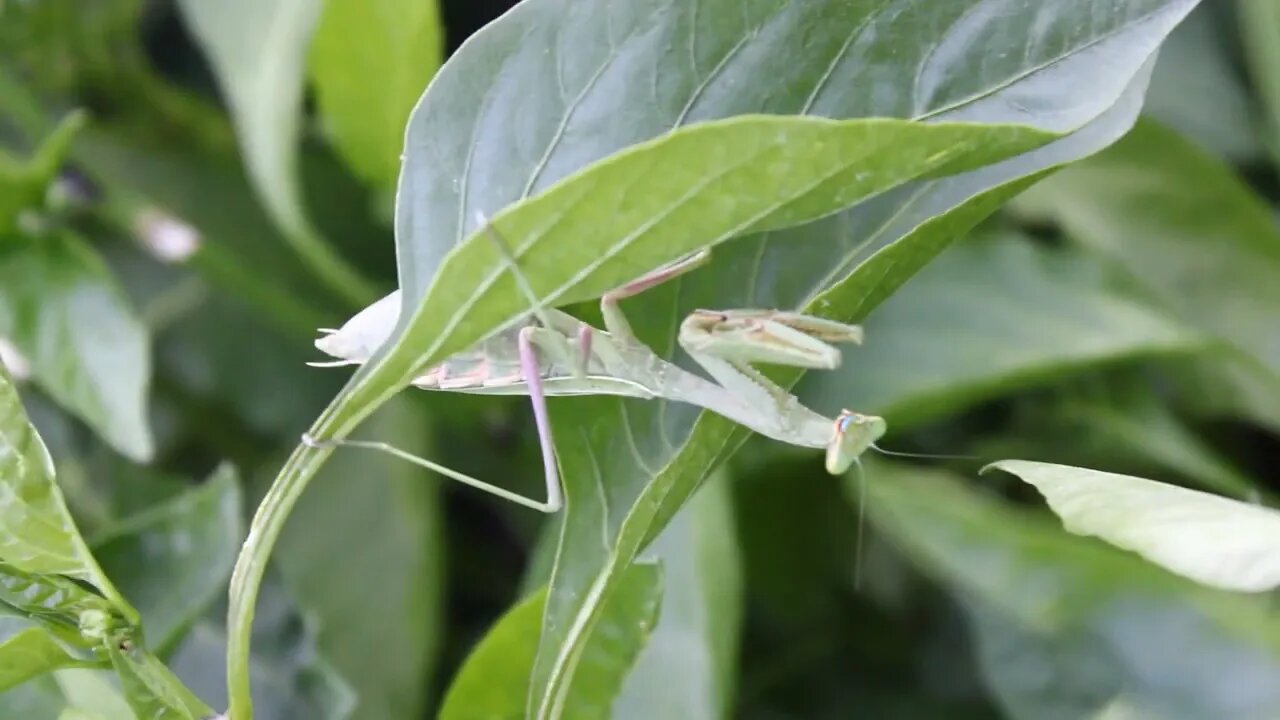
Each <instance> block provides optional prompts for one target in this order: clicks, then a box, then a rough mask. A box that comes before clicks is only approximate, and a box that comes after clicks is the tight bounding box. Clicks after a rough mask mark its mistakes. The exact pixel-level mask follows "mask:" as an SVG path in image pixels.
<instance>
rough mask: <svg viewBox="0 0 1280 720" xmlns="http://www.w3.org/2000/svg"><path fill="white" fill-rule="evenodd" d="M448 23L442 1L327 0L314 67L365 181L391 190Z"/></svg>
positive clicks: (324, 111)
mask: <svg viewBox="0 0 1280 720" xmlns="http://www.w3.org/2000/svg"><path fill="white" fill-rule="evenodd" d="M443 30H444V28H442V27H441V25H440V18H439V9H438V8H437V7H436V2H435V0H376V1H375V2H368V1H367V0H328V1H327V2H325V4H324V11H323V13H322V14H321V15H320V24H319V26H318V27H317V28H316V31H315V37H314V38H312V41H311V53H310V57H309V65H310V69H311V76H312V78H313V79H314V80H315V85H316V102H317V104H318V105H319V109H320V114H321V118H322V119H323V121H324V123H325V125H326V126H327V130H328V131H329V135H330V137H331V138H332V139H333V142H334V145H335V147H336V148H337V150H338V152H339V153H341V154H342V157H343V159H344V160H345V161H346V163H347V164H348V165H349V166H351V168H352V170H354V171H355V172H356V174H358V175H359V176H360V177H361V178H363V179H364V180H365V181H366V182H369V183H372V184H373V185H375V186H377V187H378V188H379V189H382V190H384V191H385V190H390V189H391V188H392V187H394V185H395V181H396V177H397V176H398V175H399V174H400V151H401V149H402V148H403V146H404V126H405V123H406V122H407V121H408V119H409V111H410V110H412V109H413V106H414V104H415V103H416V102H417V101H418V96H419V95H421V94H422V90H423V88H425V87H426V86H427V81H428V80H429V79H431V76H432V75H433V74H434V73H435V71H436V68H437V67H439V65H440V61H441V56H442V54H443V50H444V47H443V45H444V32H443Z"/></svg>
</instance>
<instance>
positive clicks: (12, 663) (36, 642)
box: [0, 617, 83, 692]
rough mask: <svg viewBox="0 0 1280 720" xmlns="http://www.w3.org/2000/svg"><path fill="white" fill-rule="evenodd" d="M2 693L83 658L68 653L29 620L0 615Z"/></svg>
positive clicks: (77, 662)
mask: <svg viewBox="0 0 1280 720" xmlns="http://www.w3.org/2000/svg"><path fill="white" fill-rule="evenodd" d="M0 638H2V639H0V692H4V691H5V690H8V689H9V688H12V687H14V686H15V685H18V684H20V683H24V682H26V681H28V680H30V679H32V678H35V677H39V676H40V675H44V674H45V673H48V672H52V671H54V670H57V669H59V668H65V667H76V666H78V665H80V664H82V663H83V660H82V659H80V658H77V657H75V656H73V655H71V654H70V653H68V652H67V650H66V648H64V647H63V646H62V644H61V643H59V642H58V640H57V639H56V638H55V637H54V636H53V635H51V634H50V633H49V632H48V631H47V630H45V629H44V628H41V627H36V626H34V625H32V624H31V623H30V622H28V621H26V620H22V619H19V618H13V617H0Z"/></svg>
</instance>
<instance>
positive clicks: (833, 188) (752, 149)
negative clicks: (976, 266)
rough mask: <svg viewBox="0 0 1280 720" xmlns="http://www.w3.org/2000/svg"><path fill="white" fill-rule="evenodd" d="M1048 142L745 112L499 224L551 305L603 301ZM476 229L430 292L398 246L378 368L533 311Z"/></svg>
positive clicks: (404, 247) (616, 163)
mask: <svg viewBox="0 0 1280 720" xmlns="http://www.w3.org/2000/svg"><path fill="white" fill-rule="evenodd" d="M1052 137H1053V136H1052V135H1051V134H1049V133H1047V132H1042V131H1038V130H1035V129H1032V128H1027V127H1022V126H1015V125H978V124H969V123H929V124H926V123H918V122H910V121H904V120H893V119H881V118H877V119H866V120H846V121H835V120H827V119H822V118H803V117H773V116H742V117H737V118H732V119H728V120H721V121H716V122H707V123H701V124H698V125H692V126H689V127H686V128H681V129H679V130H675V131H673V132H670V133H667V134H666V135H664V136H662V137H660V138H658V139H656V140H652V141H650V142H647V143H644V144H642V145H638V146H636V147H633V148H630V149H627V150H624V151H622V152H620V153H618V154H617V155H615V156H612V157H610V158H608V159H607V160H603V161H601V162H598V163H596V164H594V165H592V166H590V167H589V168H587V169H585V170H583V171H582V172H580V173H578V174H576V175H574V176H573V177H571V178H569V179H567V180H565V181H564V182H561V183H558V184H556V185H555V186H553V187H552V188H550V189H548V190H547V191H545V192H543V193H541V194H539V195H537V196H535V197H533V198H531V199H529V200H527V201H525V202H522V203H520V204H518V205H516V206H514V207H512V208H510V209H508V210H505V211H503V212H502V213H500V214H499V215H498V216H497V217H495V218H494V220H493V222H494V224H495V225H496V226H498V227H499V228H500V229H501V233H502V235H503V236H504V239H505V240H506V242H507V243H509V244H510V245H511V247H512V249H513V250H514V252H515V254H516V256H517V259H518V261H519V263H520V266H521V270H522V271H523V272H524V273H526V274H527V275H528V277H529V282H530V285H531V288H532V290H533V292H534V293H535V294H536V295H537V296H538V297H539V298H541V299H543V300H545V301H547V302H548V303H550V304H554V305H559V304H565V303H569V302H574V301H578V300H585V299H589V298H593V297H599V296H600V295H602V294H603V293H605V292H606V291H608V290H611V289H613V288H614V287H617V286H619V285H621V284H622V283H624V282H626V281H628V280H631V279H634V278H635V277H636V276H637V275H638V274H640V273H641V272H643V269H645V268H653V267H658V266H660V265H663V264H664V263H668V262H672V261H674V260H677V259H679V258H681V257H683V256H685V255H688V254H689V253H691V252H693V251H694V250H697V249H699V248H703V247H708V246H712V245H715V244H717V243H719V242H723V241H725V240H728V239H730V238H732V237H734V236H736V235H740V234H742V233H745V232H755V231H766V230H771V229H777V228H784V227H789V226H792V225H797V224H800V223H803V222H807V221H811V220H814V219H817V218H820V217H822V216H824V215H829V214H830V213H832V212H834V211H836V210H839V209H841V208H844V207H848V206H849V205H851V204H853V203H855V202H857V201H859V200H862V199H864V198H867V197H869V196H872V195H875V194H877V193H881V192H884V191H886V190H888V189H890V188H893V187H895V186H899V185H902V184H903V183H905V182H907V181H909V180H914V179H917V178H927V177H936V176H940V175H948V174H953V173H957V172H961V171H963V170H967V169H970V168H973V167H977V166H981V165H984V164H988V163H991V162H993V161H996V160H1000V159H1003V158H1006V157H1009V156H1012V155H1016V154H1018V153H1021V152H1024V151H1026V150H1028V149H1030V148H1033V147H1036V146H1039V145H1042V144H1044V143H1045V142H1047V141H1048V140H1049V139H1051V138H1052ZM427 159H428V158H420V159H419V160H418V162H422V161H425V160H427ZM405 177H406V178H410V177H412V176H411V175H410V174H409V171H406V176H405ZM418 192H419V189H418V188H416V187H414V186H413V185H412V180H409V179H406V180H404V181H403V182H402V184H401V187H400V194H401V196H402V197H415V196H417V194H418ZM588 197H589V198H590V202H586V201H585V200H586V199H587V198H588ZM473 222H474V221H473ZM482 234H483V233H480V232H473V233H472V235H471V237H470V238H469V239H468V240H467V242H465V243H463V244H461V245H459V246H458V248H457V251H456V252H453V253H451V254H450V255H449V256H448V258H447V260H446V261H445V262H444V264H443V265H442V266H441V268H440V273H439V275H437V276H436V277H435V278H434V280H433V281H432V282H431V284H430V290H429V291H428V290H426V288H425V285H424V278H422V277H421V276H419V275H418V274H417V273H416V272H415V270H414V268H415V263H416V258H417V257H418V253H420V252H422V250H423V248H419V247H416V246H414V245H413V244H412V243H411V242H407V241H406V242H400V243H399V244H398V246H397V247H398V249H399V251H400V259H399V262H400V270H401V275H402V276H401V287H402V290H403V296H402V298H401V300H402V303H403V308H405V309H412V312H411V313H408V312H404V311H403V310H402V312H401V328H400V331H399V332H398V334H397V335H396V336H395V338H394V340H393V342H392V344H391V346H390V348H389V349H388V348H384V352H386V353H387V354H386V355H385V356H384V357H383V359H382V364H383V365H386V366H388V367H389V368H398V367H400V366H407V367H410V368H412V370H410V371H409V372H408V373H406V374H405V376H404V377H403V378H401V380H402V382H404V383H407V382H408V381H409V379H410V377H409V375H410V374H412V371H413V370H417V369H420V368H422V367H424V366H426V365H430V364H431V363H432V362H434V361H436V360H438V359H440V358H442V357H445V356H447V355H449V354H451V353H452V352H456V351H457V350H461V349H463V348H465V347H468V346H470V345H472V344H474V343H475V342H477V341H479V340H481V339H483V338H484V337H485V336H486V335H488V334H490V333H492V332H493V331H494V330H496V329H498V328H500V327H503V326H505V325H508V324H510V323H511V322H512V321H514V320H516V319H518V318H520V317H523V316H525V315H527V314H528V312H529V307H528V301H527V300H526V299H524V296H523V295H522V294H521V293H520V292H518V290H517V287H518V286H517V285H516V284H515V281H514V280H513V279H512V278H511V276H510V273H508V272H506V271H505V265H504V262H503V260H502V256H501V255H500V253H499V251H498V249H497V248H496V247H494V245H493V243H492V241H491V240H490V239H489V238H487V237H482V236H481V235H482ZM424 291H425V292H426V294H425V296H424V295H423V292H424ZM406 318H407V320H406ZM372 367H377V365H376V364H375V365H373V366H372ZM381 372H386V371H380V373H381ZM368 375H369V373H366V377H367V376H368Z"/></svg>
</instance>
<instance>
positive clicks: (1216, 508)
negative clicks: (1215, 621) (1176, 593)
mask: <svg viewBox="0 0 1280 720" xmlns="http://www.w3.org/2000/svg"><path fill="white" fill-rule="evenodd" d="M989 467H992V468H997V469H999V470H1004V471H1005V472H1008V473H1012V474H1014V475H1017V476H1018V477H1020V478H1022V479H1023V480H1024V481H1026V482H1027V483H1030V484H1031V485H1034V486H1035V488H1036V489H1037V490H1039V491H1040V493H1041V494H1043V495H1044V497H1045V499H1046V500H1048V501H1049V507H1051V508H1053V511H1054V512H1055V513H1057V514H1058V516H1059V517H1061V518H1062V523H1063V525H1064V526H1065V527H1066V528H1067V530H1069V531H1071V532H1073V533H1076V534H1078V535H1092V536H1096V537H1100V538H1102V539H1103V540H1106V541H1107V542H1109V543H1111V544H1113V545H1116V546H1118V547H1121V548H1124V549H1126V550H1132V551H1133V552H1136V553H1138V554H1139V555H1141V556H1143V557H1145V558H1147V559H1148V560H1150V561H1152V562H1154V563H1156V564H1157V565H1160V566H1162V567H1165V568H1167V569H1169V570H1171V571H1173V572H1175V573H1178V574H1179V575H1183V576H1186V577H1189V578H1191V579H1192V580H1196V581H1198V582H1202V583H1204V584H1206V585H1211V586H1213V587H1218V588H1223V589H1225V590H1239V591H1244V592H1259V591H1262V590H1270V589H1272V588H1275V587H1276V586H1277V585H1280V512H1277V511H1275V510H1272V509H1270V508H1265V507H1261V506H1259V505H1253V504H1248V503H1244V502H1240V501H1239V500H1231V499H1228V498H1224V497H1221V496H1218V495H1211V494H1209V493H1205V492H1200V491H1199V490H1191V489H1188V488H1184V487H1179V486H1177V485H1169V484H1167V483H1161V482H1156V481H1154V480H1146V479H1144V478H1137V477H1132V476H1130V475H1117V474H1115V473H1107V472H1101V471H1098V470H1089V469H1086V468H1078V467H1071V466H1069V465H1053V464H1049V463H1038V462H1030V461H1026V460H1001V461H1000V462H997V463H993V464H992V465H990V466H989Z"/></svg>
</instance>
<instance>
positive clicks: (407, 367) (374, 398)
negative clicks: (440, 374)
mask: <svg viewBox="0 0 1280 720" xmlns="http://www.w3.org/2000/svg"><path fill="white" fill-rule="evenodd" d="M391 344H392V345H393V346H394V343H391ZM414 354H415V353H410V352H401V353H394V352H393V353H392V354H390V355H387V356H384V357H382V358H379V359H376V360H375V361H372V362H370V363H369V364H367V365H365V366H364V368H362V369H361V371H359V372H357V373H356V374H355V376H353V377H352V378H351V381H350V382H348V383H347V386H346V387H345V388H343V389H342V392H340V393H338V395H337V397H335V398H334V399H333V402H331V403H329V406H328V407H326V408H325V409H324V411H323V412H322V413H321V414H320V417H319V418H317V419H316V421H315V423H313V424H312V426H311V429H310V430H308V432H307V434H308V435H309V436H310V437H312V438H315V439H316V440H318V441H319V442H318V443H316V444H310V443H306V442H302V443H299V444H298V447H296V448H294V450H293V453H292V454H291V455H290V456H289V459H288V460H286V461H285V464H284V467H282V468H281V469H280V473H279V474H278V475H277V476H276V478H275V480H273V481H272V483H271V487H270V488H269V489H268V490H267V494H266V495H265V496H264V497H263V498H262V502H261V503H260V504H259V505H258V509H257V511H256V512H255V513H254V515H253V520H252V522H251V523H250V524H249V535H248V537H247V538H246V539H245V542H244V545H243V547H241V549H240V555H239V557H237V558H236V565H235V569H234V570H233V571H232V572H231V587H230V589H229V606H228V609H227V706H228V716H229V718H230V720H252V718H253V698H252V694H251V692H250V675H249V658H250V653H251V644H252V636H253V615H254V606H255V604H256V602H257V599H258V592H259V590H260V589H261V587H262V578H263V575H264V574H265V572H266V569H267V561H268V560H269V559H270V557H271V551H272V549H273V548H274V547H275V544H276V541H277V540H279V538H280V532H281V531H282V530H283V529H284V525H285V522H286V521H287V520H288V518H289V513H290V512H292V510H293V507H294V505H296V504H297V502H298V498H300V497H302V493H303V492H304V491H305V490H306V489H307V485H309V484H310V482H311V479H312V478H313V477H315V475H316V473H317V472H319V471H320V468H321V467H322V466H323V465H324V462H325V460H327V459H328V458H329V455H330V454H332V453H333V449H334V443H335V442H336V441H340V440H343V439H345V438H346V437H347V436H348V435H350V434H351V432H353V431H354V430H355V429H356V428H357V427H358V426H359V425H360V423H361V422H363V421H364V420H365V418H367V417H369V416H370V415H372V414H373V413H374V411H376V410H377V409H378V408H379V407H381V406H382V404H383V403H385V402H386V401H387V400H390V399H391V397H392V396H393V395H395V394H396V393H397V392H399V391H400V390H402V389H404V388H405V387H407V386H408V384H409V381H410V380H411V379H412V377H413V370H414V366H413V365H412V363H413V357H411V356H412V355H414ZM390 378H396V380H395V381H394V382H392V381H389V379H390Z"/></svg>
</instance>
